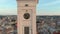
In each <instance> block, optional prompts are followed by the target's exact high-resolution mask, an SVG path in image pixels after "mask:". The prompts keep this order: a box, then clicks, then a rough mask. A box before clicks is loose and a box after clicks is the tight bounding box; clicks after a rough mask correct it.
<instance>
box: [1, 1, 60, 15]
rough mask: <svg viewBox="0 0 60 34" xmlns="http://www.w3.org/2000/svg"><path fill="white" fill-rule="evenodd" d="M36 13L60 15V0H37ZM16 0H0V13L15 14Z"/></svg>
mask: <svg viewBox="0 0 60 34" xmlns="http://www.w3.org/2000/svg"><path fill="white" fill-rule="evenodd" d="M36 10H37V11H36V12H37V15H60V0H39V3H38V5H37V8H36ZM16 14H17V3H16V0H0V15H16Z"/></svg>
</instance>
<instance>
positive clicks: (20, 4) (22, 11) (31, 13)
mask: <svg viewBox="0 0 60 34" xmlns="http://www.w3.org/2000/svg"><path fill="white" fill-rule="evenodd" d="M37 1H38V0H17V11H18V16H17V23H18V27H17V29H18V34H36V5H37V3H38V2H37Z"/></svg>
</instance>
